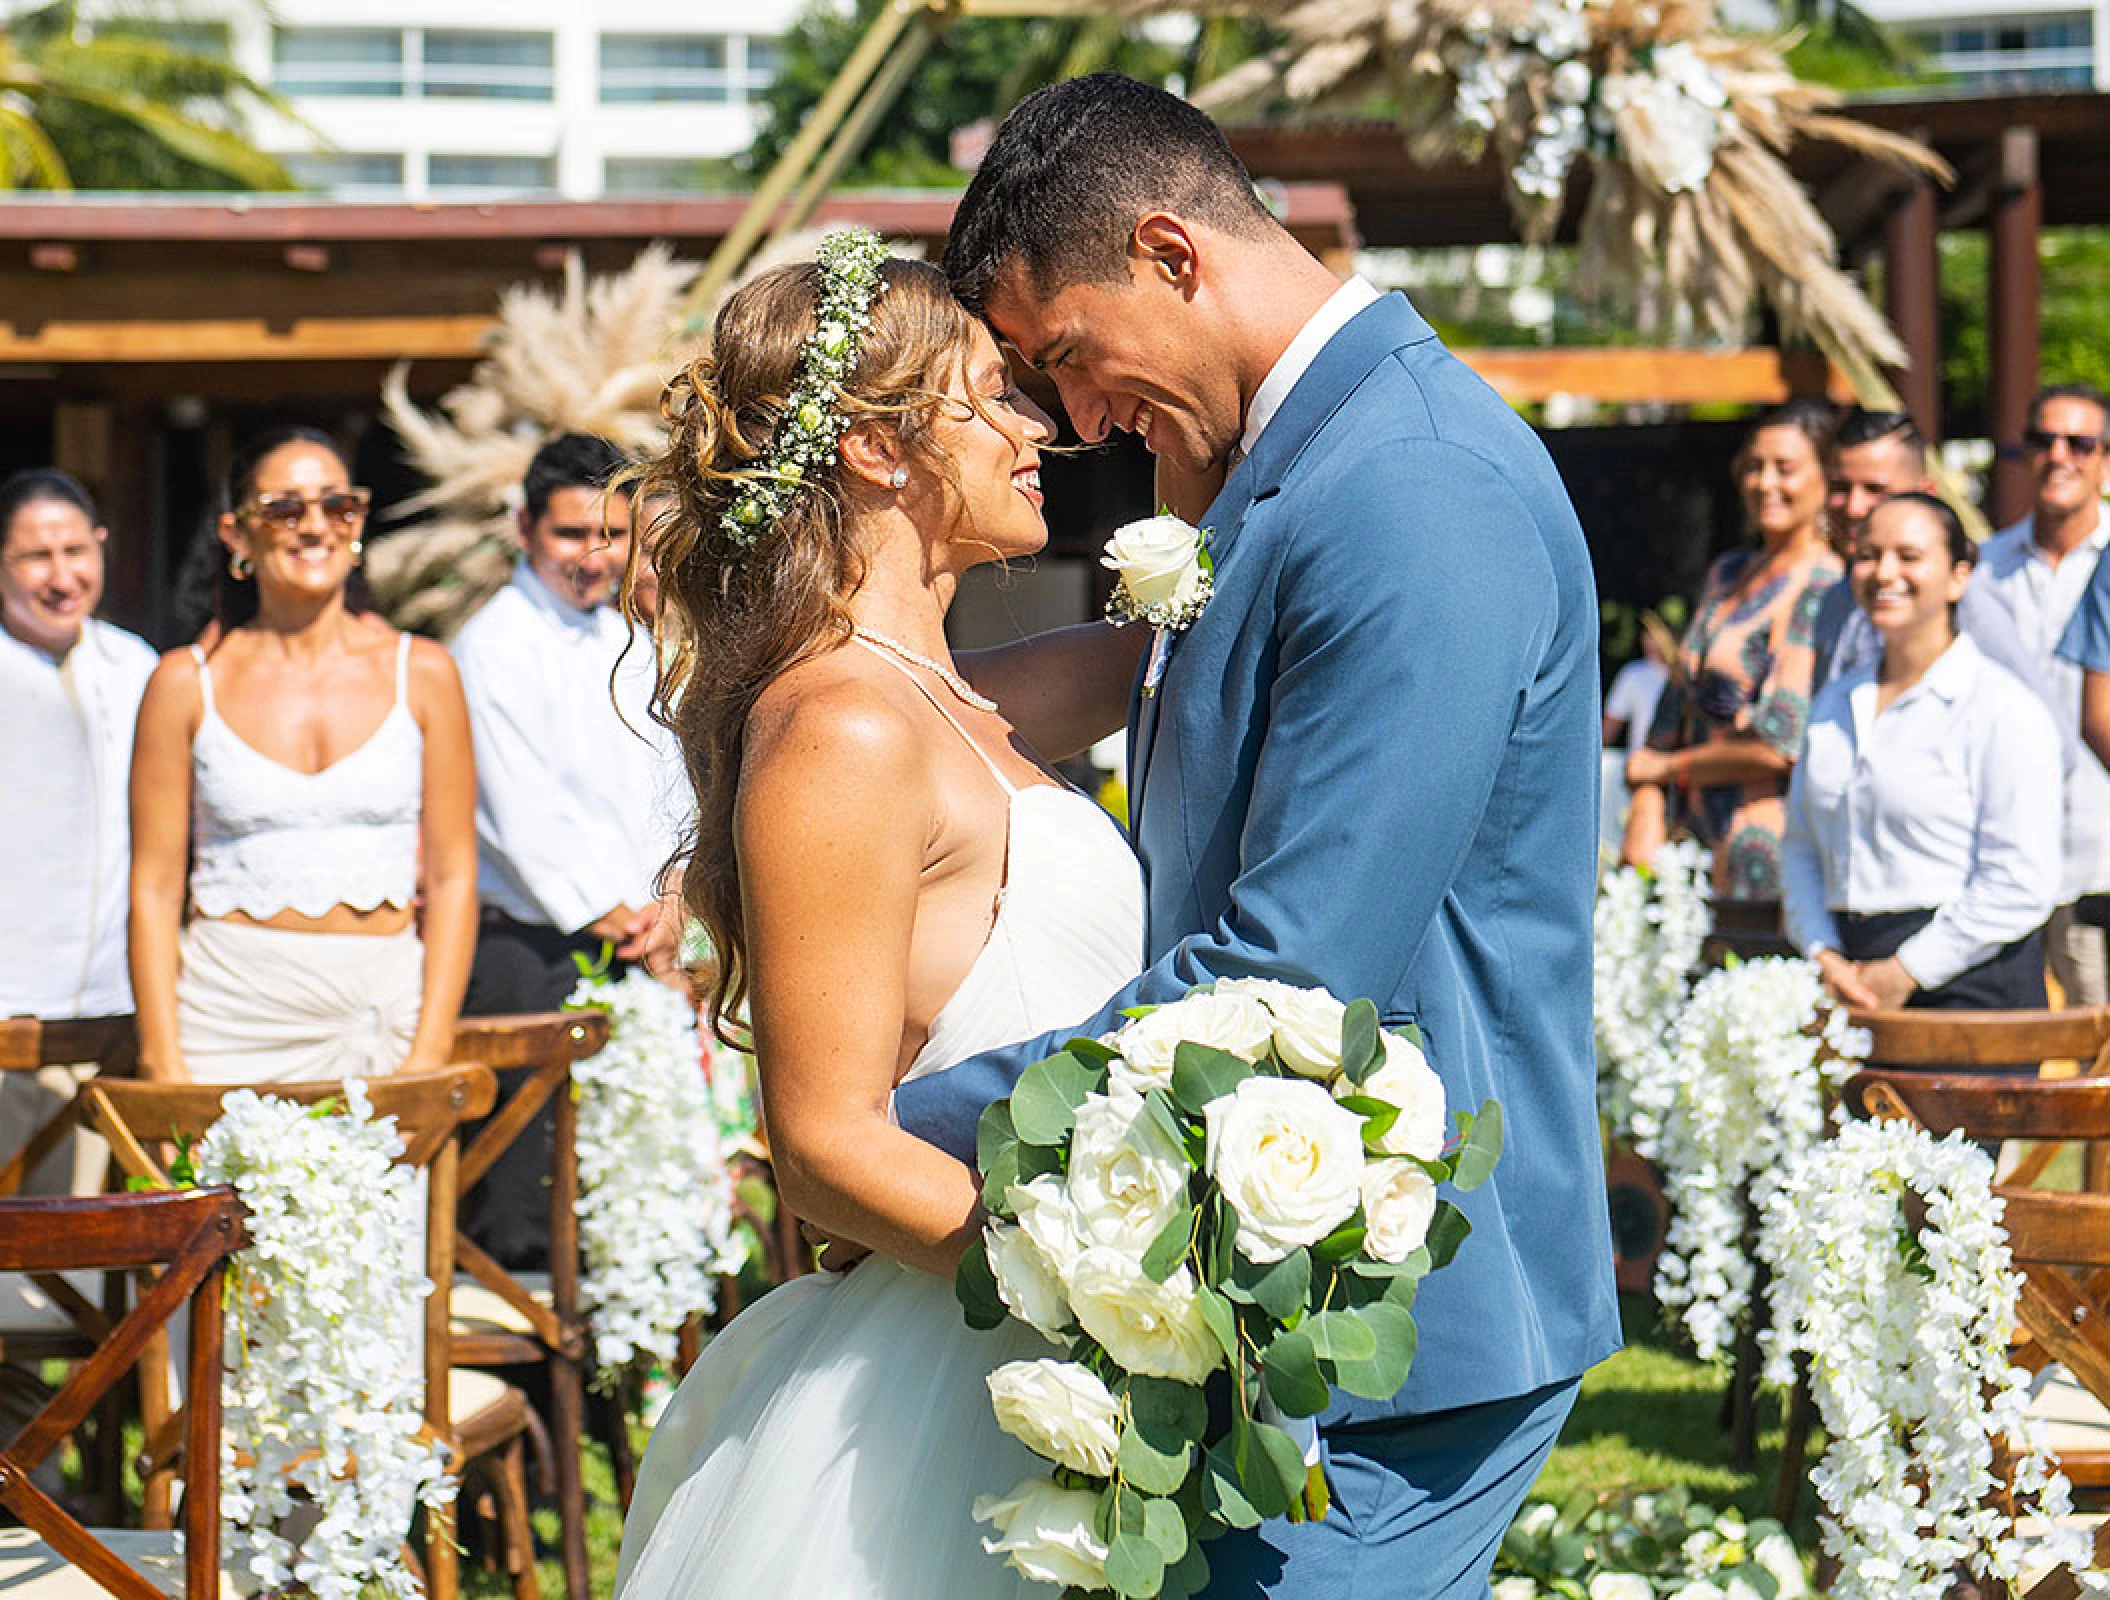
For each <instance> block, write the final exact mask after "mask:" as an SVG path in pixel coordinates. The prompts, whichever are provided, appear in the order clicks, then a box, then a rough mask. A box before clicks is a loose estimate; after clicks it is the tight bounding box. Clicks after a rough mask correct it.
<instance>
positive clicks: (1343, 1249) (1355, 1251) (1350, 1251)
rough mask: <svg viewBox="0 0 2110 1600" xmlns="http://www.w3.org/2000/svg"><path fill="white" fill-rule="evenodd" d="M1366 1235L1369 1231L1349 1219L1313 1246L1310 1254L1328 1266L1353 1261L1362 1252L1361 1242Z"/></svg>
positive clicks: (1353, 1219) (1352, 1219)
mask: <svg viewBox="0 0 2110 1600" xmlns="http://www.w3.org/2000/svg"><path fill="white" fill-rule="evenodd" d="M1368 1233H1369V1230H1368V1229H1366V1228H1365V1227H1364V1226H1363V1224H1362V1223H1360V1222H1358V1221H1356V1220H1355V1218H1353V1217H1350V1218H1349V1219H1348V1220H1347V1221H1346V1222H1344V1223H1342V1224H1341V1225H1340V1226H1339V1227H1338V1228H1336V1229H1334V1230H1333V1232H1331V1233H1329V1234H1328V1235H1327V1236H1326V1237H1325V1238H1323V1239H1321V1240H1320V1241H1319V1242H1318V1243H1317V1244H1315V1245H1313V1246H1312V1247H1311V1253H1312V1254H1313V1255H1315V1256H1317V1257H1318V1258H1319V1259H1320V1260H1321V1261H1324V1262H1326V1263H1328V1264H1329V1265H1331V1264H1334V1263H1337V1262H1342V1261H1353V1260H1354V1259H1355V1258H1356V1256H1357V1255H1359V1254H1360V1253H1361V1252H1362V1248H1363V1240H1364V1239H1365V1238H1367V1237H1368Z"/></svg>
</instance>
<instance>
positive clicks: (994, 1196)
mask: <svg viewBox="0 0 2110 1600" xmlns="http://www.w3.org/2000/svg"><path fill="white" fill-rule="evenodd" d="M1018 1152H1019V1143H1018V1141H1017V1140H1016V1139H1013V1140H1012V1141H1011V1142H1010V1143H1009V1144H1007V1145H1004V1146H1002V1147H1000V1148H999V1149H997V1150H996V1151H994V1152H993V1153H992V1154H991V1155H990V1157H989V1159H988V1161H986V1162H985V1163H983V1164H982V1209H983V1210H984V1211H986V1212H988V1213H989V1214H990V1215H991V1216H993V1217H1008V1216H1010V1215H1012V1211H1011V1202H1010V1200H1009V1199H1008V1198H1007V1197H1008V1196H1009V1195H1010V1193H1011V1190H1012V1188H1013V1186H1015V1185H1016V1184H1018V1183H1019V1182H1020V1181H1022V1180H1021V1179H1020V1177H1019V1172H1018Z"/></svg>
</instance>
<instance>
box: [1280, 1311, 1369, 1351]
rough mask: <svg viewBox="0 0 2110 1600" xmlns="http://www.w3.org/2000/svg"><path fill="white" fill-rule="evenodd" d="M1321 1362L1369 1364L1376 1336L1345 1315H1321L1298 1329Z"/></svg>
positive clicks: (1359, 1321)
mask: <svg viewBox="0 0 2110 1600" xmlns="http://www.w3.org/2000/svg"><path fill="white" fill-rule="evenodd" d="M1298 1331H1299V1332H1301V1333H1303V1334H1304V1335H1305V1336H1306V1337H1307V1338H1309V1339H1310V1340H1311V1346H1312V1349H1313V1350H1314V1351H1316V1352H1317V1353H1318V1357H1319V1359H1320V1360H1321V1361H1369V1360H1371V1359H1372V1358H1374V1357H1375V1356H1376V1355H1377V1335H1376V1334H1375V1333H1373V1332H1372V1331H1371V1330H1370V1325H1369V1324H1368V1323H1366V1322H1364V1321H1363V1319H1362V1318H1360V1317H1358V1316H1356V1315H1355V1314H1354V1313H1353V1312H1349V1311H1321V1312H1319V1313H1318V1314H1317V1315H1316V1316H1313V1317H1310V1318H1307V1319H1306V1320H1305V1321H1304V1322H1303V1323H1302V1324H1301V1325H1300V1327H1299V1330H1298Z"/></svg>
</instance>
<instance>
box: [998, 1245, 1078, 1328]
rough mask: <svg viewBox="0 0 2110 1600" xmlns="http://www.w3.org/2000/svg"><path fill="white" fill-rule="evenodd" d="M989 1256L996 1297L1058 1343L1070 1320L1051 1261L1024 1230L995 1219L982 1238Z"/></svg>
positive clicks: (1029, 1325) (1060, 1282)
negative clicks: (994, 1222) (997, 1221)
mask: <svg viewBox="0 0 2110 1600" xmlns="http://www.w3.org/2000/svg"><path fill="white" fill-rule="evenodd" d="M982 1248H983V1250H984V1251H985V1252H986V1253H987V1255H988V1257H989V1270H990V1271H991V1272H993V1273H994V1274H995V1275H996V1292H997V1297H998V1298H999V1299H1001V1300H1002V1301H1003V1302H1004V1306H1005V1309H1006V1310H1008V1311H1009V1312H1010V1313H1011V1315H1012V1316H1014V1317H1015V1318H1017V1319H1018V1320H1019V1321H1020V1322H1023V1323H1025V1324H1026V1326H1027V1327H1029V1328H1032V1329H1034V1330H1035V1331H1037V1332H1038V1333H1040V1334H1042V1335H1043V1336H1045V1337H1046V1338H1047V1339H1048V1341H1049V1342H1050V1343H1053V1344H1061V1343H1062V1342H1063V1341H1062V1339H1061V1337H1060V1335H1061V1331H1062V1329H1063V1328H1064V1327H1066V1326H1067V1325H1068V1323H1069V1321H1070V1306H1069V1302H1068V1301H1067V1300H1065V1299H1064V1298H1063V1296H1062V1279H1061V1277H1060V1276H1058V1275H1057V1273H1056V1271H1055V1267H1054V1263H1053V1262H1051V1261H1049V1260H1048V1258H1047V1256H1046V1255H1045V1254H1043V1253H1042V1251H1041V1249H1040V1246H1038V1245H1036V1244H1035V1243H1034V1242H1033V1240H1032V1239H1031V1238H1030V1237H1029V1236H1028V1235H1027V1233H1026V1230H1025V1229H1023V1228H1019V1227H1014V1226H1012V1225H1011V1224H1009V1223H1002V1222H1000V1223H998V1224H997V1225H996V1226H995V1227H993V1228H991V1229H990V1230H989V1232H988V1233H987V1234H986V1235H985V1236H984V1238H983V1240H982Z"/></svg>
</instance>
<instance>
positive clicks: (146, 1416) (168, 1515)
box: [139, 1330, 176, 1533]
mask: <svg viewBox="0 0 2110 1600" xmlns="http://www.w3.org/2000/svg"><path fill="white" fill-rule="evenodd" d="M169 1362H170V1353H169V1338H168V1333H167V1332H166V1330H163V1331H159V1332H157V1333H155V1335H154V1337H153V1338H152V1339H150V1340H149V1341H148V1342H147V1347H146V1351H145V1353H144V1354H142V1355H141V1356H140V1358H139V1414H140V1420H141V1422H142V1424H143V1426H144V1432H145V1437H146V1439H147V1441H148V1444H149V1448H150V1449H151V1446H152V1441H153V1440H154V1439H155V1438H156V1437H157V1436H158V1435H159V1434H160V1433H161V1432H162V1431H163V1429H164V1428H165V1427H166V1424H167V1419H168V1417H169V1416H170V1415H171V1413H172V1412H173V1411H174V1410H175V1404H176V1401H175V1395H174V1392H173V1387H174V1386H173V1385H172V1384H171V1383H170V1381H169V1372H170V1367H169ZM139 1476H140V1482H141V1486H142V1489H141V1497H140V1511H139V1521H140V1526H141V1527H145V1528H152V1529H155V1530H157V1531H159V1532H163V1533H165V1532H167V1531H168V1530H169V1529H171V1528H173V1527H175V1525H176V1523H175V1509H176V1473H175V1470H174V1468H172V1467H170V1466H169V1465H168V1464H167V1463H165V1462H161V1463H157V1462H156V1461H155V1460H154V1459H153V1458H152V1457H151V1455H149V1456H147V1457H146V1458H144V1459H142V1460H141V1462H140V1466H139Z"/></svg>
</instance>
